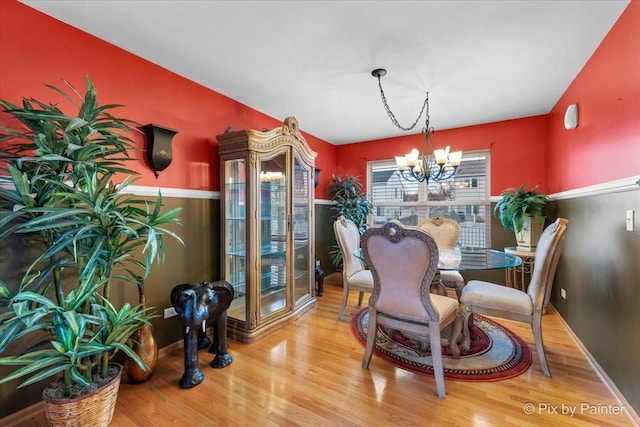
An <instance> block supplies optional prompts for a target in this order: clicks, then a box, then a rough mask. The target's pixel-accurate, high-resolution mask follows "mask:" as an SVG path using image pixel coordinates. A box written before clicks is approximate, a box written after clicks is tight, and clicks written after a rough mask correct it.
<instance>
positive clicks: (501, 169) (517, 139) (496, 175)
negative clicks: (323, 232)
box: [335, 115, 549, 196]
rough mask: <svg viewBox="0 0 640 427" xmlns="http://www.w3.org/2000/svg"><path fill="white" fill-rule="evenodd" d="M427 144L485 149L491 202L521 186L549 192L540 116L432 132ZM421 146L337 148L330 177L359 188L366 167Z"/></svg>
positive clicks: (394, 141) (413, 138) (401, 141)
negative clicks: (356, 179) (347, 179)
mask: <svg viewBox="0 0 640 427" xmlns="http://www.w3.org/2000/svg"><path fill="white" fill-rule="evenodd" d="M389 126H391V123H389ZM433 140H434V143H435V145H436V146H437V147H440V148H444V147H446V146H447V145H449V146H451V149H452V150H454V151H456V150H462V151H470V150H486V149H489V150H490V153H491V169H490V173H491V195H492V196H496V195H499V194H500V193H501V192H502V191H503V190H505V189H506V188H510V187H517V186H520V185H522V184H523V183H525V182H526V183H528V184H529V185H530V186H534V185H540V188H541V190H542V191H545V192H546V191H548V189H549V184H548V182H547V179H546V176H547V175H546V173H547V158H548V155H547V152H548V149H547V116H546V115H545V116H534V117H528V118H524V119H517V120H507V121H502V122H496V123H489V124H484V125H477V126H467V127H462V128H456V129H447V130H442V131H436V132H435V133H434V135H433ZM422 145H423V142H422V135H421V134H414V135H408V136H402V137H397V138H387V139H380V140H377V141H369V142H363V143H357V144H348V145H341V146H338V147H337V163H336V170H335V173H336V174H337V175H342V174H353V175H359V176H361V178H362V182H363V183H364V181H365V180H366V172H367V161H372V160H384V159H390V158H393V157H394V156H396V155H402V154H405V153H408V152H409V151H411V149H412V148H418V149H420V148H421V147H422Z"/></svg>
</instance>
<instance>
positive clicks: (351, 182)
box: [327, 175, 373, 267]
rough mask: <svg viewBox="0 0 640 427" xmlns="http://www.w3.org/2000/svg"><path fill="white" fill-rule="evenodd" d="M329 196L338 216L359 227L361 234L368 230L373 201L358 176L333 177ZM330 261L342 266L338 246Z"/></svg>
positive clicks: (328, 189)
mask: <svg viewBox="0 0 640 427" xmlns="http://www.w3.org/2000/svg"><path fill="white" fill-rule="evenodd" d="M327 196H328V197H329V200H331V201H333V202H334V204H333V205H332V206H331V208H332V209H333V210H334V211H335V212H336V216H341V215H343V216H344V217H345V218H347V219H350V220H351V221H353V222H354V224H355V225H356V226H357V227H358V231H359V232H360V234H362V233H364V230H365V229H366V228H367V217H368V216H369V214H370V213H371V210H372V209H373V205H372V204H371V201H370V200H369V199H367V196H366V195H365V194H364V191H363V189H362V184H361V183H360V180H359V179H358V177H357V176H354V175H343V176H336V175H334V176H332V177H331V179H330V180H329V184H328V185H327ZM329 259H331V262H332V263H333V264H334V265H335V266H337V267H341V266H342V254H341V252H340V248H339V247H338V246H337V245H334V246H332V248H331V250H330V252H329Z"/></svg>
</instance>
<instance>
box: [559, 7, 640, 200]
mask: <svg viewBox="0 0 640 427" xmlns="http://www.w3.org/2000/svg"><path fill="white" fill-rule="evenodd" d="M574 103H577V104H578V120H579V124H578V127H577V128H576V129H574V130H566V129H565V128H564V112H565V110H566V108H567V106H569V105H570V104H574ZM549 143H550V150H549V183H550V188H549V190H550V191H551V192H552V193H554V192H559V191H565V190H570V189H575V188H579V187H584V186H588V185H593V184H599V183H602V182H607V181H611V180H616V179H621V178H627V177H631V176H635V175H640V1H632V2H630V3H629V5H628V6H627V8H626V9H625V11H624V12H623V13H622V15H621V16H620V18H619V19H618V21H617V22H616V23H615V24H614V26H613V27H612V28H611V31H609V33H608V34H607V36H606V37H605V38H604V40H603V41H602V43H601V44H600V46H599V47H598V48H597V49H596V50H595V52H594V53H593V55H592V56H591V58H590V59H589V60H588V61H587V63H586V64H585V66H584V67H583V69H582V70H581V71H580V73H579V74H578V76H577V77H576V78H575V79H574V81H573V82H572V83H571V85H569V87H568V88H567V90H566V91H565V93H564V94H563V95H562V97H561V98H560V99H559V100H558V103H557V104H556V105H555V106H554V108H553V109H552V111H551V113H550V115H549Z"/></svg>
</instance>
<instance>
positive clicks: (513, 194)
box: [493, 183, 549, 250]
mask: <svg viewBox="0 0 640 427" xmlns="http://www.w3.org/2000/svg"><path fill="white" fill-rule="evenodd" d="M548 202H549V197H548V196H547V195H546V194H543V193H541V192H540V191H539V189H538V186H535V187H533V188H530V189H528V190H527V184H526V183H525V184H523V185H522V186H521V187H519V188H511V189H508V190H505V191H503V192H502V194H500V200H499V201H498V203H496V206H495V208H494V210H493V212H494V214H495V215H497V216H498V217H499V218H500V222H501V223H502V226H503V227H504V228H505V229H508V230H513V231H514V232H515V235H516V241H517V244H518V247H521V248H523V249H526V250H532V249H533V248H535V246H536V244H537V243H538V239H539V238H540V235H541V234H542V230H543V228H544V218H545V216H544V207H545V205H546V204H547V203H548ZM532 219H534V220H532Z"/></svg>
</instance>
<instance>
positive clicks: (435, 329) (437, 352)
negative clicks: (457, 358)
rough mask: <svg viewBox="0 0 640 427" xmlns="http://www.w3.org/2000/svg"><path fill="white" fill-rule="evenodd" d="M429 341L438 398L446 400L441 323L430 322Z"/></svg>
mask: <svg viewBox="0 0 640 427" xmlns="http://www.w3.org/2000/svg"><path fill="white" fill-rule="evenodd" d="M429 339H430V340H431V360H432V361H433V375H434V376H435V378H436V389H437V390H438V397H439V398H440V399H446V397H447V392H446V391H445V387H444V370H443V367H442V346H441V345H440V323H439V322H429Z"/></svg>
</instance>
